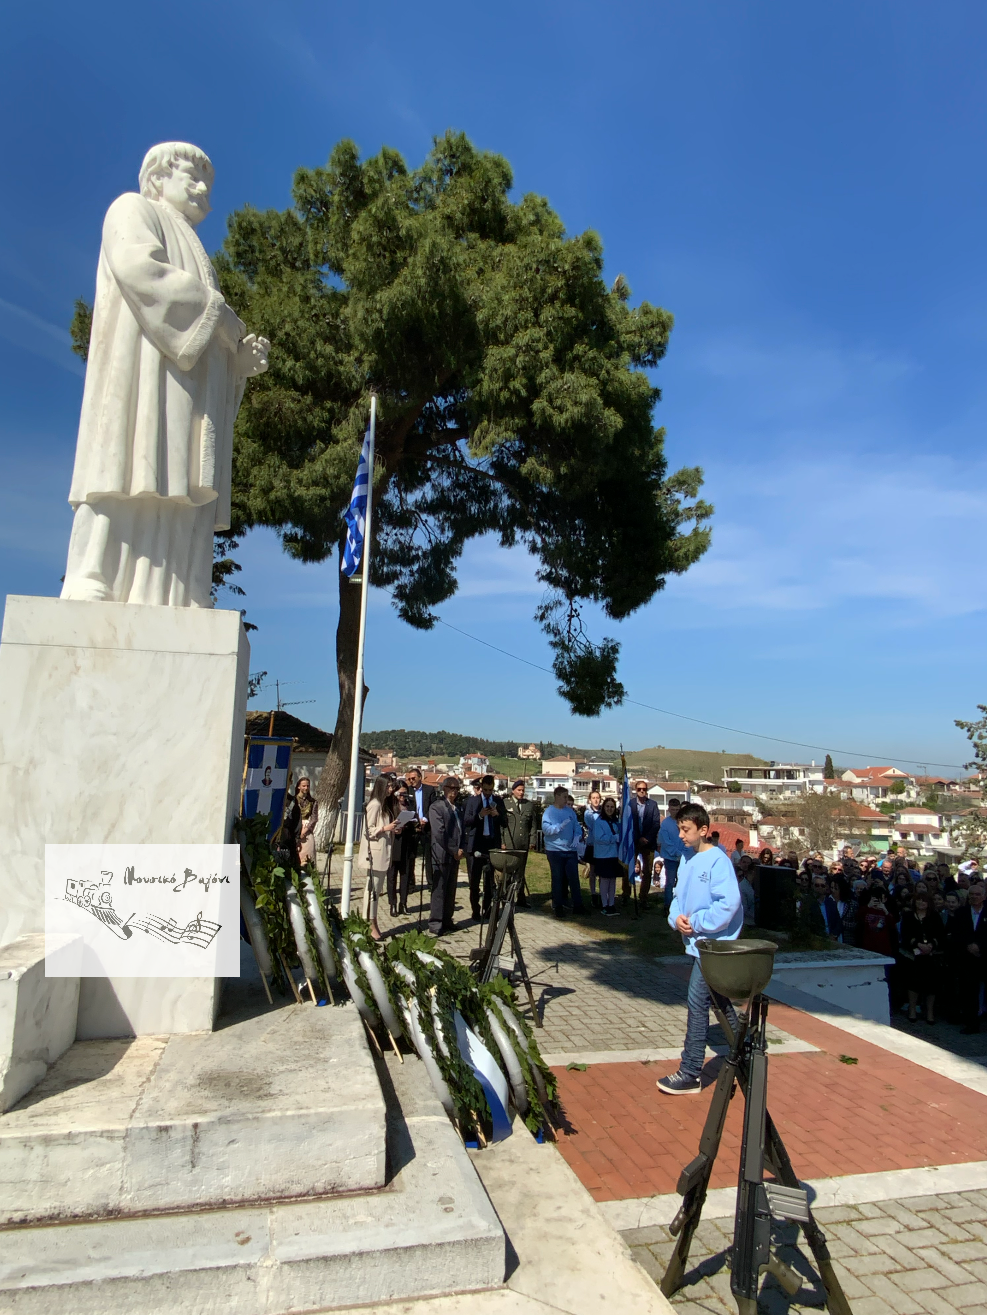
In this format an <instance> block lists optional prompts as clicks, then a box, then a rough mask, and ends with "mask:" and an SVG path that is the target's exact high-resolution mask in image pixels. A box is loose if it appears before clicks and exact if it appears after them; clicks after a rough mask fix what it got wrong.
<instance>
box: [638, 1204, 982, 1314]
mask: <svg viewBox="0 0 987 1315" xmlns="http://www.w3.org/2000/svg"><path fill="white" fill-rule="evenodd" d="M817 1218H818V1219H819V1222H820V1224H822V1226H823V1228H824V1229H825V1231H826V1236H827V1241H828V1243H829V1249H830V1252H831V1254H832V1256H833V1259H834V1261H835V1264H836V1270H837V1275H838V1277H839V1279H840V1282H841V1283H842V1285H843V1290H844V1292H845V1293H846V1295H847V1299H848V1300H849V1302H850V1304H851V1306H852V1307H853V1315H925V1313H926V1312H928V1315H956V1312H961V1313H962V1315H987V1192H960V1193H955V1194H947V1195H944V1196H918V1197H912V1198H909V1199H906V1200H901V1201H885V1202H882V1203H881V1204H879V1205H856V1206H831V1207H827V1208H824V1209H821V1210H819V1211H817ZM623 1236H624V1239H625V1240H626V1241H627V1243H628V1244H629V1245H630V1247H631V1251H632V1253H633V1255H634V1256H635V1258H636V1259H637V1260H638V1261H639V1262H640V1264H641V1265H642V1266H643V1267H644V1268H645V1269H646V1270H647V1272H648V1273H649V1274H650V1275H651V1276H652V1277H653V1278H654V1279H655V1280H656V1281H658V1280H659V1279H660V1278H661V1275H662V1273H663V1272H664V1268H665V1264H666V1263H667V1261H668V1258H669V1256H670V1255H671V1253H672V1247H673V1246H674V1240H673V1239H672V1238H671V1237H670V1235H669V1233H668V1230H667V1229H666V1228H661V1227H657V1228H639V1229H635V1230H634V1231H632V1232H627V1233H624V1234H623ZM732 1237H733V1221H732V1220H730V1219H712V1220H704V1221H703V1222H702V1223H701V1224H700V1226H699V1230H698V1232H697V1234H696V1238H695V1240H694V1242H693V1245H692V1253H691V1255H690V1263H691V1264H692V1266H693V1268H692V1269H691V1271H690V1272H689V1273H688V1274H687V1276H686V1285H685V1286H684V1287H683V1288H681V1289H680V1290H679V1292H677V1293H676V1294H675V1296H674V1297H673V1298H672V1303H673V1305H674V1307H675V1310H676V1311H677V1312H679V1313H680V1315H721V1313H723V1315H725V1313H726V1312H730V1315H735V1312H736V1309H737V1307H736V1303H735V1302H734V1299H733V1297H732V1296H731V1294H730V1271H729V1269H728V1268H727V1264H726V1250H727V1248H728V1247H729V1246H730V1243H731V1241H732ZM775 1241H776V1244H777V1245H778V1246H779V1254H780V1255H781V1258H782V1259H783V1260H784V1261H786V1262H787V1263H788V1264H789V1265H791V1266H792V1268H793V1269H795V1270H797V1271H798V1272H799V1273H800V1274H801V1275H802V1276H803V1287H802V1291H801V1292H800V1293H799V1294H798V1295H797V1296H796V1297H795V1298H789V1297H787V1296H786V1295H785V1294H784V1293H783V1292H782V1290H781V1289H780V1288H779V1287H778V1286H777V1284H776V1283H775V1282H774V1280H773V1279H772V1278H770V1277H767V1278H766V1279H765V1280H764V1286H763V1289H762V1293H761V1297H760V1300H759V1302H758V1310H759V1311H762V1312H764V1313H765V1315H783V1312H787V1311H801V1310H812V1309H816V1310H818V1309H819V1307H820V1305H821V1304H822V1300H823V1292H822V1285H821V1284H820V1282H819V1278H818V1275H817V1274H816V1272H815V1269H814V1268H813V1265H812V1253H811V1252H810V1251H809V1249H808V1247H807V1246H806V1245H805V1243H804V1241H803V1240H802V1238H801V1234H800V1233H799V1232H798V1229H797V1228H796V1226H795V1225H793V1224H784V1225H780V1226H779V1227H778V1228H777V1229H776V1233H775Z"/></svg>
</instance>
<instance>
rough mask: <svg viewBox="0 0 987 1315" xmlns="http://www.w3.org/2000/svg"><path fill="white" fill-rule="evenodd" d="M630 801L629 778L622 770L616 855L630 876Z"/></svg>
mask: <svg viewBox="0 0 987 1315" xmlns="http://www.w3.org/2000/svg"><path fill="white" fill-rule="evenodd" d="M633 806H634V805H633V804H632V803H631V778H630V777H629V776H628V775H627V772H626V771H625V772H624V793H623V795H622V796H621V800H620V846H619V849H618V856H619V858H620V861H621V863H626V864H627V870H628V872H629V873H630V875H631V877H632V878H633V876H634V859H635V857H636V854H635V849H636V846H635V844H634V818H633V816H632V815H631V809H632V808H633Z"/></svg>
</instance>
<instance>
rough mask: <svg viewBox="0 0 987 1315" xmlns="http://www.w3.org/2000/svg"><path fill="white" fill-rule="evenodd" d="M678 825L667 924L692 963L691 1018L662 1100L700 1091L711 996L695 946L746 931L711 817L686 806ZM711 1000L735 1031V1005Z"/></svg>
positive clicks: (736, 888)
mask: <svg viewBox="0 0 987 1315" xmlns="http://www.w3.org/2000/svg"><path fill="white" fill-rule="evenodd" d="M676 821H677V822H678V825H679V835H680V836H681V838H682V843H683V845H684V846H685V847H686V849H685V857H683V859H682V862H681V863H680V865H679V872H678V881H677V882H676V884H675V895H674V897H673V899H672V907H671V908H670V910H669V913H668V922H669V925H670V926H671V927H672V928H673V929H674V930H675V931H677V932H679V933H680V935H681V936H682V939H683V940H684V941H685V952H686V954H687V955H690V956H691V957H692V975H691V977H690V978H689V1001H688V1003H689V1017H688V1021H687V1023H686V1029H685V1045H684V1047H683V1049H682V1060H681V1062H680V1064H679V1071H678V1072H677V1073H670V1074H669V1075H668V1077H667V1078H659V1079H658V1083H657V1086H658V1090H659V1091H663V1092H664V1093H665V1095H666V1096H692V1095H697V1094H698V1093H699V1092H700V1091H701V1090H702V1082H701V1081H700V1076H699V1075H700V1074H701V1073H702V1071H703V1065H704V1064H705V1062H706V1039H707V1037H708V1035H709V1010H710V998H711V996H712V992H711V991H710V989H709V987H708V986H707V985H706V979H705V977H703V974H702V969H701V968H700V967H699V951H698V949H697V948H696V941H697V940H701V939H705V938H708V939H710V940H714V939H715V940H721V941H733V940H736V939H737V937H738V936H739V935H740V931H741V928H742V927H743V925H744V910H743V904H742V902H741V899H740V887H739V886H738V884H737V877H736V874H735V873H734V870H733V864H732V863H731V862H730V859H729V858H728V857H727V855H726V854H725V853H724V852H723V850H722V849H720V848H719V847H718V846H717V845H714V844H711V843H710V841H709V839H708V838H707V833H708V831H709V814H708V813H707V812H706V809H705V808H703V807H701V805H699V804H684V805H683V807H682V808H680V809H679V812H678V816H677V818H676ZM690 851H691V852H690ZM715 999H716V1004H717V1007H718V1008H719V1009H720V1011H721V1012H722V1013H724V1014H726V1017H727V1021H728V1022H729V1024H730V1026H731V1027H732V1028H736V1027H737V1015H736V1013H735V1012H734V1008H733V1005H731V1003H730V1001H729V1000H727V999H726V997H725V996H721V995H717V996H716V997H715Z"/></svg>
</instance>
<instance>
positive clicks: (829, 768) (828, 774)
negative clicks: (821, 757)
mask: <svg viewBox="0 0 987 1315" xmlns="http://www.w3.org/2000/svg"><path fill="white" fill-rule="evenodd" d="M823 776H825V778H826V780H827V781H833V780H835V779H836V768H835V767H834V766H833V759H832V758H831V757H830V755H829V754H828V753H827V755H826V761H825V763H824V764H823Z"/></svg>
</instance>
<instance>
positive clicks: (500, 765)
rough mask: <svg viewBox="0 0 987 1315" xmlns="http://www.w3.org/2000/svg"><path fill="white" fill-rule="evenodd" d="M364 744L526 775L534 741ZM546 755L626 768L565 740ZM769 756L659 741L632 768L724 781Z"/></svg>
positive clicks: (386, 736) (364, 739)
mask: <svg viewBox="0 0 987 1315" xmlns="http://www.w3.org/2000/svg"><path fill="white" fill-rule="evenodd" d="M360 743H361V744H362V746H363V747H364V748H365V749H370V750H374V749H393V750H394V752H395V753H396V754H397V756H398V758H400V759H402V760H415V759H427V758H434V759H435V760H436V761H437V762H441V761H443V760H445V761H450V760H455V759H457V758H458V757H459V756H460V754H463V753H468V752H470V750H478V751H479V752H480V753H484V754H486V755H487V757H488V758H489V759H490V763H491V767H492V769H493V770H494V771H502V772H505V773H507V774H508V775H510V773H511V772H512V771H516V772H517V773H518V774H519V775H520V771H521V764H520V763H519V762H518V760H517V759H516V758H515V757H514V754H515V753H516V752H517V746H518V745H519V744H527V743H530V737H529V736H524V735H522V736H519V737H518V738H517V739H516V740H487V739H484V738H483V736H482V735H460V734H459V733H458V732H456V731H408V730H390V731H364V733H363V734H362V735H361V736H360ZM539 747H540V749H541V752H542V755H543V757H545V758H586V759H590V760H598V759H599V760H603V761H606V760H607V759H610V761H611V762H612V763H613V764H614V765H615V767H616V770H617V772H618V773H619V771H620V753H619V751H618V750H617V749H585V748H574V747H572V746H566V745H562V744H551V743H548V742H543V743H541V744H540V745H539ZM766 761H767V760H766V759H764V758H755V757H754V756H753V755H752V754H749V753H708V752H706V751H704V750H702V749H666V748H665V747H664V745H661V744H659V745H656V746H655V747H654V748H653V749H634V750H628V751H627V766H628V767H629V768H630V770H631V771H638V772H644V773H646V774H647V775H648V776H652V777H658V778H660V777H663V776H664V775H665V773H666V772H668V779H669V780H672V781H682V780H690V781H695V780H702V781H713V782H714V783H715V784H716V785H719V784H720V783H721V782H722V780H723V768H724V767H726V766H728V765H735V766H742V767H761V766H763V765H764V764H765V762H766ZM540 770H541V763H540V762H535V763H528V765H527V773H528V775H531V774H532V772H537V771H540Z"/></svg>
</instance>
